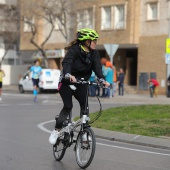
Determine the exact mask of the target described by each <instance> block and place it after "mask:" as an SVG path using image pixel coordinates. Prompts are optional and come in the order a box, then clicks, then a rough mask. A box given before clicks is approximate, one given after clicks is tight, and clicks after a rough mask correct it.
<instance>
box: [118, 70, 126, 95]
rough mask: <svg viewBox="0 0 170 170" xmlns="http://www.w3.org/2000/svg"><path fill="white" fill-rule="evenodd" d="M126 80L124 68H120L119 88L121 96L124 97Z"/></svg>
mask: <svg viewBox="0 0 170 170" xmlns="http://www.w3.org/2000/svg"><path fill="white" fill-rule="evenodd" d="M124 78H125V74H124V71H123V69H122V68H120V70H119V75H118V79H117V80H118V81H117V82H118V88H119V96H123V95H124Z"/></svg>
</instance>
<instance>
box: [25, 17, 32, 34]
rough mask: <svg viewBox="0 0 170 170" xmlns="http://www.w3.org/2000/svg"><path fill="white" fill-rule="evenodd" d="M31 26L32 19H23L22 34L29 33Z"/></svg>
mask: <svg viewBox="0 0 170 170" xmlns="http://www.w3.org/2000/svg"><path fill="white" fill-rule="evenodd" d="M32 24H34V18H26V17H24V32H31V27H32Z"/></svg>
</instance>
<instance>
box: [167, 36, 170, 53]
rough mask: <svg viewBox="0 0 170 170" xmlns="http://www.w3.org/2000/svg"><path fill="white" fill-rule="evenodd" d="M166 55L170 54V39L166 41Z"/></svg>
mask: <svg viewBox="0 0 170 170" xmlns="http://www.w3.org/2000/svg"><path fill="white" fill-rule="evenodd" d="M166 53H167V54H170V38H167V39H166Z"/></svg>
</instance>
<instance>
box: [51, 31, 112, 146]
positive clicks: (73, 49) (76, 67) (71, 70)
mask: <svg viewBox="0 0 170 170" xmlns="http://www.w3.org/2000/svg"><path fill="white" fill-rule="evenodd" d="M97 39H98V33H97V32H96V31H95V30H93V29H89V28H84V29H80V30H78V31H77V37H76V38H75V39H74V40H73V41H72V42H71V43H70V44H69V45H68V46H67V47H66V48H65V50H66V55H65V57H64V59H63V61H62V66H63V70H62V73H61V76H60V82H59V88H58V90H59V94H60V96H61V98H62V100H63V104H64V106H63V108H62V110H61V112H60V114H59V117H56V124H55V129H54V130H53V131H52V133H51V135H50V137H49V142H50V143H51V144H53V145H54V144H55V143H56V140H57V137H58V131H59V130H60V129H61V128H62V125H63V122H64V121H65V120H66V118H67V117H68V115H69V114H70V112H71V110H72V107H73V103H72V96H74V97H75V98H76V99H77V100H78V102H79V104H80V117H82V115H88V114H89V110H88V98H87V91H88V90H87V87H88V86H87V84H76V82H77V80H79V79H81V78H84V80H85V81H86V80H89V78H90V76H91V74H92V71H94V73H95V75H96V76H97V77H98V79H99V82H100V83H103V84H104V85H106V87H108V86H109V83H108V82H106V81H105V79H104V76H103V74H102V68H101V63H100V56H99V53H98V51H97V50H96V45H97ZM67 79H68V80H69V81H67ZM74 82H75V84H73V83H74ZM70 83H71V84H72V85H70Z"/></svg>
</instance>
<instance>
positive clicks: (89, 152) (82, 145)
mask: <svg viewBox="0 0 170 170" xmlns="http://www.w3.org/2000/svg"><path fill="white" fill-rule="evenodd" d="M95 149H96V138H95V135H94V132H93V130H92V129H91V128H90V127H86V128H85V129H84V130H83V132H80V133H79V135H78V137H77V142H76V150H75V151H76V153H75V154H76V161H77V164H78V165H79V166H80V167H81V168H83V169H85V168H87V167H88V166H89V165H90V164H91V162H92V160H93V157H94V153H95Z"/></svg>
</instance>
